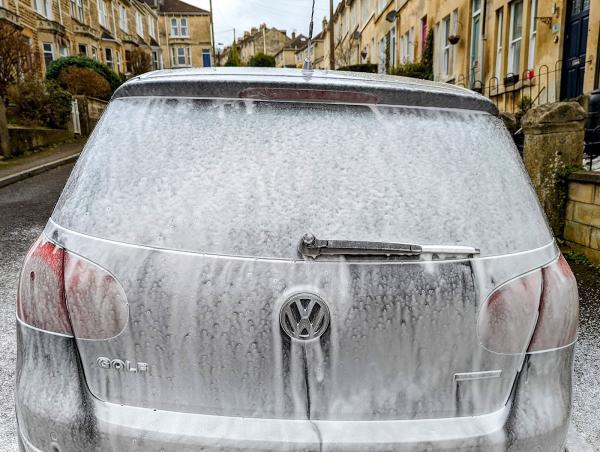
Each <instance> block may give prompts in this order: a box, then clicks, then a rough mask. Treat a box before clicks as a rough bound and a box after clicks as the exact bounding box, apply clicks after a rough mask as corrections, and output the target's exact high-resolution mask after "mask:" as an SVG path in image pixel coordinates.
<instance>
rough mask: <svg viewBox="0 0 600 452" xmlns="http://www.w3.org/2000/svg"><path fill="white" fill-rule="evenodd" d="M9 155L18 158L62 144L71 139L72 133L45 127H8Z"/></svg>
mask: <svg viewBox="0 0 600 452" xmlns="http://www.w3.org/2000/svg"><path fill="white" fill-rule="evenodd" d="M8 135H9V146H10V155H11V156H13V157H14V156H18V155H22V154H24V153H25V152H26V151H31V150H33V149H37V148H40V147H43V146H50V145H53V144H58V143H62V142H64V141H67V140H69V139H71V138H73V133H72V132H70V131H69V130H63V129H48V128H45V127H18V126H8Z"/></svg>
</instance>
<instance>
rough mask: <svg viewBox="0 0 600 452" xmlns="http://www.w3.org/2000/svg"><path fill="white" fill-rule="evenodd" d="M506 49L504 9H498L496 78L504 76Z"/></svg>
mask: <svg viewBox="0 0 600 452" xmlns="http://www.w3.org/2000/svg"><path fill="white" fill-rule="evenodd" d="M503 49H504V9H503V8H500V9H499V10H498V11H496V78H497V79H498V81H499V80H500V79H501V78H502V58H503V53H502V50H503Z"/></svg>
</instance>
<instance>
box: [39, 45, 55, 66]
mask: <svg viewBox="0 0 600 452" xmlns="http://www.w3.org/2000/svg"><path fill="white" fill-rule="evenodd" d="M46 46H48V48H47V47H46ZM48 55H49V56H50V61H54V43H52V42H42V57H43V58H44V63H45V64H48V62H47V61H46V56H48Z"/></svg>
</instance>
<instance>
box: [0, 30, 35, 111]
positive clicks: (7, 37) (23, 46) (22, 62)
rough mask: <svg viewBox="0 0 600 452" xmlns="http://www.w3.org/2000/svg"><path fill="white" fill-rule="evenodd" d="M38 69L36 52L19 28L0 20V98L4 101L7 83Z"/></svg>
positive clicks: (28, 75) (29, 74) (31, 74)
mask: <svg viewBox="0 0 600 452" xmlns="http://www.w3.org/2000/svg"><path fill="white" fill-rule="evenodd" d="M38 70H39V58H38V54H37V53H36V52H35V50H34V47H33V46H30V45H29V44H27V42H25V40H24V39H23V35H22V34H21V30H20V28H18V27H16V26H14V25H13V24H11V23H8V22H2V21H0V99H1V100H2V101H4V99H5V97H6V90H7V89H8V86H9V85H11V84H13V83H16V82H17V81H18V80H20V79H22V78H24V77H30V76H33V75H34V74H36V73H37V71H38Z"/></svg>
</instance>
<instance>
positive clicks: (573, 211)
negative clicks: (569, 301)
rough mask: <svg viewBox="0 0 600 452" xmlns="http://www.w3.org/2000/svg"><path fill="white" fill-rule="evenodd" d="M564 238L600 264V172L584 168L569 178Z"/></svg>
mask: <svg viewBox="0 0 600 452" xmlns="http://www.w3.org/2000/svg"><path fill="white" fill-rule="evenodd" d="M565 220H566V221H565V234H564V238H565V240H566V241H567V243H568V244H569V245H570V246H571V247H572V248H573V249H575V250H577V251H579V252H581V253H583V254H585V255H586V256H587V257H588V259H590V260H591V261H592V262H594V263H596V264H600V173H599V172H591V171H581V172H575V173H573V174H571V176H570V177H569V199H568V202H567V213H566V219H565Z"/></svg>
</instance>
